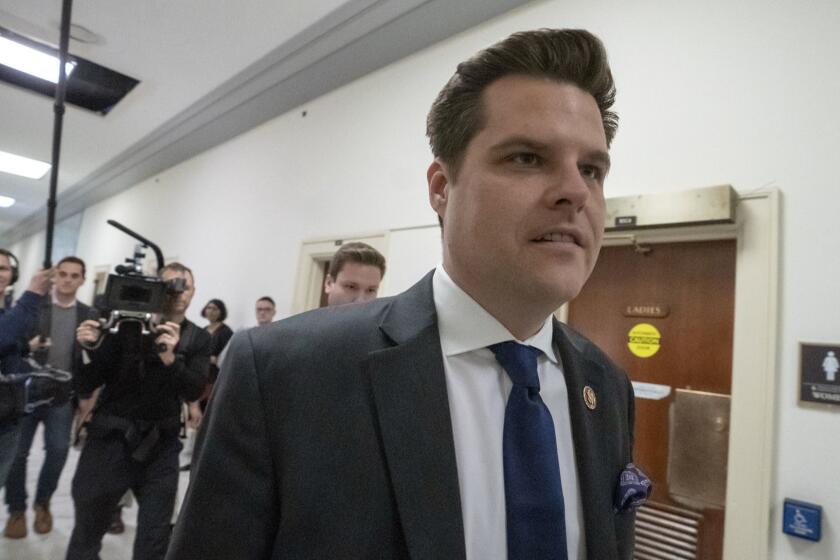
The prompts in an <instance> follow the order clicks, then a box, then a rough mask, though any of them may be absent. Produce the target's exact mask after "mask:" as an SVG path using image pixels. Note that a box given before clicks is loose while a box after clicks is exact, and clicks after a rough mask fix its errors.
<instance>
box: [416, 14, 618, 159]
mask: <svg viewBox="0 0 840 560" xmlns="http://www.w3.org/2000/svg"><path fill="white" fill-rule="evenodd" d="M510 75H520V76H532V77H536V78H546V79H549V80H554V81H557V82H561V83H568V84H572V85H575V86H577V87H579V88H580V89H582V90H583V91H585V92H587V93H589V94H590V95H592V97H594V98H595V102H596V103H597V104H598V110H599V111H600V113H601V120H602V122H603V123H604V133H605V134H606V137H607V146H609V145H610V143H611V142H612V139H613V137H614V136H615V133H616V130H617V129H618V115H617V114H616V113H614V112H612V111H610V108H611V107H612V105H613V103H614V102H615V83H614V82H613V78H612V73H611V72H610V66H609V63H608V62H607V52H606V50H605V49H604V45H603V44H602V43H601V41H600V39H598V38H597V37H596V36H595V35H593V34H592V33H590V32H588V31H585V30H582V29H538V30H534V31H523V32H520V33H514V34H513V35H511V36H509V37H508V38H507V39H504V40H503V41H500V42H499V43H496V44H495V45H493V46H491V47H488V48H486V49H484V50H482V51H480V52H479V53H477V54H475V55H474V56H473V57H472V58H470V59H469V60H466V61H465V62H462V63H461V64H459V65H458V68H457V69H456V71H455V74H454V75H453V76H452V77H451V78H450V79H449V82H447V84H446V85H445V86H444V88H443V89H442V90H441V91H440V93H439V94H438V96H437V99H435V102H434V103H433V104H432V108H431V110H430V111H429V116H428V117H427V119H426V135H427V136H428V137H429V143H430V144H431V146H432V153H433V154H434V155H435V157H437V158H440V159H441V160H442V161H444V162H445V163H446V164H447V165H449V167H450V170H451V172H452V173H453V175H457V172H458V167H459V166H460V164H461V160H462V159H463V156H464V153H465V152H466V149H467V145H468V144H469V143H470V140H472V138H473V137H474V136H475V135H476V134H478V132H479V131H480V130H481V129H482V128H483V127H484V123H485V121H486V116H485V115H484V114H483V106H482V100H481V96H482V93H483V92H484V90H485V89H486V88H487V86H489V85H490V84H491V83H493V82H495V81H496V80H498V79H500V78H503V77H505V76H510Z"/></svg>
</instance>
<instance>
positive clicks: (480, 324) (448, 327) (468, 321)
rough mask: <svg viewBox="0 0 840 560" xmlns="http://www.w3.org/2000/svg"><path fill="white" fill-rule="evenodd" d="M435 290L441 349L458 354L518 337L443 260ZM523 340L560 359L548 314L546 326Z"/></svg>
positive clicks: (446, 353) (434, 281) (436, 272)
mask: <svg viewBox="0 0 840 560" xmlns="http://www.w3.org/2000/svg"><path fill="white" fill-rule="evenodd" d="M432 293H433V297H434V300H435V311H436V312H437V318H438V331H439V332H440V345H441V350H442V351H443V354H444V355H445V356H454V355H456V354H463V353H465V352H472V351H473V350H477V349H479V348H486V347H487V346H490V345H491V344H496V343H497V342H505V341H507V340H516V337H515V336H513V335H512V334H511V333H510V331H508V330H507V329H506V328H505V327H504V325H502V324H501V323H500V322H499V321H498V320H497V319H496V318H495V317H493V316H492V315H491V314H490V313H488V312H487V310H486V309H484V308H483V307H481V305H479V304H478V302H476V301H475V300H474V299H473V298H471V297H470V296H469V295H468V294H467V293H466V292H465V291H464V290H462V289H461V288H460V286H458V285H457V284H456V283H455V282H454V281H453V280H452V278H451V277H450V276H449V274H447V272H446V270H444V268H443V265H442V264H439V265H438V266H437V268H436V269H435V274H434V277H433V278H432ZM516 341H517V342H519V343H521V344H526V345H528V346H533V347H535V348H539V349H540V350H542V351H543V353H544V354H545V355H546V356H547V357H548V359H549V360H551V361H552V362H554V363H555V364H556V363H558V360H557V356H556V355H555V352H554V343H553V342H554V322H553V320H552V316H551V315H549V316H548V317H546V319H545V322H544V323H543V326H542V328H540V330H539V331H538V332H537V334H535V335H534V336H532V337H530V338H529V339H527V340H524V341H523V340H516Z"/></svg>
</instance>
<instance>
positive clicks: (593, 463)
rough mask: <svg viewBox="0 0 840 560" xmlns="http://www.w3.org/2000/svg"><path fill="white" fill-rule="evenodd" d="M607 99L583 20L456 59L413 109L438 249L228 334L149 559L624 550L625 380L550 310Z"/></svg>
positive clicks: (628, 411)
mask: <svg viewBox="0 0 840 560" xmlns="http://www.w3.org/2000/svg"><path fill="white" fill-rule="evenodd" d="M614 97H615V86H614V83H613V79H612V75H611V72H610V68H609V65H608V63H607V56H606V52H605V49H604V47H603V45H602V44H601V42H600V40H599V39H597V38H596V37H595V36H594V35H592V34H591V33H589V32H587V31H583V30H554V29H541V30H537V31H528V32H522V33H516V34H514V35H511V36H510V37H508V38H506V39H504V40H503V41H501V42H499V43H497V44H495V45H493V46H491V47H489V48H487V49H485V50H483V51H481V52H479V53H477V54H476V55H475V56H473V57H472V58H470V59H469V60H467V61H465V62H462V63H461V64H459V65H458V66H457V69H456V72H455V74H454V75H453V76H452V78H451V79H450V80H449V82H448V83H447V84H446V86H444V88H443V89H442V91H441V92H440V94H439V95H438V97H437V99H436V100H435V101H434V103H433V105H432V109H431V111H430V113H429V116H428V119H427V132H428V136H429V139H430V143H431V146H432V152H433V154H434V159H433V161H432V163H431V164H430V165H429V167H428V170H427V174H426V177H427V183H428V197H429V202H430V205H431V207H432V209H433V210H434V211H435V212H436V213H437V215H438V217H439V219H440V221H441V225H442V234H443V239H442V242H443V262H442V264H441V265H439V266H438V267H437V268H435V269H434V270H433V271H431V272H430V273H429V274H427V275H426V276H425V277H424V278H422V279H421V280H420V281H419V282H418V283H417V284H415V285H414V286H413V287H412V288H410V289H409V290H408V291H406V292H404V293H402V294H400V295H398V296H395V297H388V298H380V299H377V300H375V301H372V302H368V303H366V304H364V305H339V306H330V307H327V308H323V309H318V310H314V311H311V312H307V313H302V314H300V315H296V316H294V317H290V318H288V319H284V320H282V321H278V322H276V323H273V324H272V325H270V326H268V327H264V328H260V329H251V330H248V331H244V332H242V333H238V334H236V335H234V338H233V339H232V340H231V343H230V345H229V351H228V356H227V359H226V361H225V363H224V364H223V366H222V373H221V374H220V376H219V382H218V383H217V385H216V390H215V393H214V401H213V405H212V406H211V407H210V408H209V409H208V412H207V415H206V416H205V418H204V421H203V426H202V437H203V439H204V443H203V446H202V448H201V450H200V453H199V454H198V457H197V460H194V461H193V470H192V480H191V483H190V488H189V490H188V493H187V497H186V502H185V504H184V507H183V508H182V510H181V517H180V519H179V522H178V524H177V525H176V527H175V531H174V535H173V540H172V545H171V548H170V550H169V553H168V555H167V558H168V559H169V560H186V559H211V558H219V559H221V558H249V559H267V558H342V559H350V558H372V557H376V558H447V559H458V558H469V559H480V560H492V559H496V558H509V559H510V560H524V559H548V558H551V559H560V560H566V559H574V560H582V559H584V558H593V559H596V558H597V559H598V560H629V559H630V558H632V556H633V531H634V520H635V513H634V506H636V505H638V504H639V503H640V502H641V501H642V500H643V499H644V497H645V495H646V494H645V489H644V486H643V485H642V484H639V485H638V487H633V486H631V485H629V484H628V482H629V481H632V480H636V481H640V480H641V478H640V477H641V476H642V475H641V474H640V473H638V471H637V470H636V469H635V468H634V467H633V465H632V454H633V410H634V409H633V406H634V400H633V399H634V396H633V389H632V386H631V384H630V381H629V379H628V378H627V375H626V374H625V373H624V372H623V371H621V370H620V369H619V368H617V367H616V366H615V365H614V364H613V363H612V362H611V361H610V359H609V358H608V357H607V356H606V355H605V354H604V353H603V352H602V351H601V350H599V349H598V348H597V347H596V346H595V345H594V344H593V343H591V342H590V341H588V340H587V339H586V338H584V337H583V336H581V335H580V334H578V333H576V332H575V331H573V330H572V329H570V328H569V327H567V326H565V325H563V324H561V323H559V322H558V321H557V320H556V319H555V318H554V316H553V313H554V311H555V310H556V309H558V308H559V307H560V306H561V305H562V304H563V303H564V302H567V301H569V300H571V299H573V298H574V297H575V296H576V295H577V294H578V293H579V291H580V290H581V288H582V286H583V285H584V283H585V282H586V280H587V279H588V277H589V275H590V273H591V272H592V269H593V267H594V266H595V262H596V259H597V256H598V252H599V250H600V247H601V242H602V239H603V231H604V222H605V214H606V203H605V198H604V182H605V179H606V177H607V174H608V172H609V168H610V156H609V145H610V142H611V140H612V138H613V136H614V135H615V132H616V129H617V123H618V118H617V116H616V115H615V114H614V113H613V112H612V110H611V107H612V105H613V102H614ZM228 371H230V373H231V374H233V373H235V375H227V372H228ZM245 410H247V411H248V413H247V414H243V411H245ZM208 512H212V515H208Z"/></svg>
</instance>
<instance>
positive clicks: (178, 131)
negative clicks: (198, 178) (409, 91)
mask: <svg viewBox="0 0 840 560" xmlns="http://www.w3.org/2000/svg"><path fill="white" fill-rule="evenodd" d="M524 3H525V0H471V1H467V0H462V1H459V2H452V1H450V0H317V1H304V0H284V1H279V0H249V1H248V2H234V1H232V0H210V1H208V0H178V1H177V2H173V1H172V0H144V1H143V2H130V1H128V0H122V1H103V0H99V1H96V0H76V1H75V2H74V6H73V11H72V23H73V24H74V25H78V26H82V27H83V28H84V29H78V28H77V29H76V31H75V32H74V35H78V36H79V39H82V40H75V39H74V40H71V41H70V53H71V54H73V55H77V56H80V57H82V58H86V59H88V60H91V61H93V62H96V63H97V64H100V65H103V66H106V67H109V68H111V69H113V70H116V71H118V72H121V73H123V74H127V75H129V76H132V77H134V78H136V79H138V80H140V83H139V84H138V85H137V87H135V88H134V89H133V90H132V91H131V92H130V93H129V94H128V95H127V96H126V97H125V98H124V99H123V100H122V101H121V102H120V103H118V104H117V105H116V106H115V107H114V109H113V110H111V111H110V113H108V114H107V116H101V115H98V114H95V113H92V112H88V111H85V110H83V109H79V108H76V107H72V106H68V107H67V111H66V113H65V117H64V132H63V137H62V148H61V161H60V169H59V180H58V192H59V196H58V210H57V219H59V220H60V219H61V218H63V217H67V216H71V215H73V214H75V213H77V212H79V211H80V210H82V209H84V208H85V207H87V206H89V205H91V204H94V203H96V202H98V201H100V200H102V199H104V198H107V197H108V196H111V195H113V194H115V193H117V192H120V191H121V190H124V189H126V188H129V187H131V186H132V185H134V184H137V183H138V182H140V181H142V180H144V179H146V178H148V177H150V176H152V175H154V174H155V173H158V172H160V171H162V170H164V169H167V168H169V167H171V166H173V165H176V164H177V163H180V162H181V161H184V160H186V159H188V158H190V157H192V156H194V155H196V154H198V153H200V152H202V151H204V150H206V149H208V148H210V147H212V146H215V145H217V144H219V143H221V142H224V141H225V140H227V139H229V138H232V137H234V136H236V135H237V134H240V133H242V132H244V131H245V130H248V129H250V128H252V127H254V126H256V125H258V124H260V123H262V122H264V121H266V120H269V119H271V118H273V117H275V116H277V115H280V114H282V113H284V112H286V111H289V110H291V109H293V108H295V107H297V106H298V105H300V104H302V103H305V102H307V101H309V100H311V99H313V98H315V97H317V96H319V95H323V94H324V93H327V92H328V91H330V90H332V89H335V88H337V87H340V86H341V85H343V84H345V83H348V82H350V81H352V80H354V79H356V78H358V77H361V76H363V75H365V74H367V73H369V72H371V71H373V70H376V69H378V68H380V67H382V66H384V65H386V64H389V63H391V62H393V61H395V60H398V59H400V58H402V57H405V56H407V55H409V54H411V53H412V52H415V51H417V50H420V49H422V48H424V47H426V46H428V45H431V44H433V43H435V42H437V41H440V40H442V39H445V38H446V37H449V36H451V35H453V34H455V33H458V32H460V31H462V30H464V29H468V28H470V27H473V26H475V25H477V24H478V23H481V22H482V21H485V20H487V19H489V18H491V17H494V16H496V15H499V14H501V13H503V12H505V11H507V10H510V9H511V8H513V7H516V6H518V5H520V4H524ZM60 19H61V0H0V26H2V27H5V28H8V29H10V30H12V31H14V32H16V33H18V34H21V35H25V36H28V37H30V38H33V39H36V40H38V41H41V42H43V43H48V44H52V45H57V43H58V35H59V33H58V27H59V21H60ZM83 41H84V42H83ZM52 105H53V101H52V100H51V99H49V98H47V97H43V96H41V95H38V94H35V93H31V92H28V91H25V90H22V89H19V88H16V87H14V86H10V85H7V84H4V83H0V150H3V151H6V152H11V153H14V154H18V155H23V156H26V157H30V158H34V159H39V160H42V161H47V162H49V161H50V159H51V148H52V131H53V119H54V116H53V107H52ZM49 177H50V174H49V173H48V174H47V175H46V176H45V177H44V178H42V179H39V180H33V179H25V178H22V177H16V176H13V175H9V174H6V173H2V172H0V195H5V196H11V197H13V198H15V199H16V200H17V203H16V204H15V205H14V206H12V207H10V208H0V242H2V244H5V245H8V244H11V243H14V242H15V241H17V240H20V239H22V238H24V237H26V236H28V235H31V234H33V233H36V232H37V231H40V230H42V229H43V228H44V226H45V221H46V211H45V207H46V200H47V195H48V190H49Z"/></svg>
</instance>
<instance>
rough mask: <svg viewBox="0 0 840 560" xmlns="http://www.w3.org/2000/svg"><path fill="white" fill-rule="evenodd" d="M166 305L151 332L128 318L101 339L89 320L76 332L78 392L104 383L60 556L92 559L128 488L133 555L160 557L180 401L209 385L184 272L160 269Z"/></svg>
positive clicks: (176, 267)
mask: <svg viewBox="0 0 840 560" xmlns="http://www.w3.org/2000/svg"><path fill="white" fill-rule="evenodd" d="M159 276H160V278H161V280H163V281H164V282H165V283H166V284H167V292H168V296H167V301H166V306H165V309H164V312H163V317H162V318H161V322H160V323H158V324H157V325H156V326H154V330H155V332H153V333H152V334H151V335H143V334H142V333H141V330H140V326H139V324H137V323H135V322H126V323H123V324H121V325H120V330H119V332H118V333H116V334H104V335H103V333H102V332H101V326H100V324H99V323H98V322H97V321H85V322H83V323H82V324H81V325H80V326H79V328H78V329H77V331H76V339H77V340H78V342H79V343H80V344H82V345H83V348H84V349H83V352H82V357H83V366H82V367H81V368H80V370H79V372H78V383H77V386H78V387H79V388H80V390H82V391H87V392H91V391H93V390H94V389H95V388H97V387H100V386H103V389H102V391H101V393H100V394H99V397H98V400H97V404H96V408H95V410H94V412H93V417H92V419H91V421H90V422H89V424H88V426H87V432H88V435H87V440H86V442H85V445H84V447H83V448H82V453H81V455H80V457H79V463H78V466H77V468H76V475H75V476H74V477H73V486H72V495H73V502H74V506H75V525H74V526H73V532H72V534H71V536H70V543H69V546H68V548H67V560H94V559H96V558H98V556H99V551H100V549H101V547H102V537H103V535H104V534H105V531H106V530H107V529H108V526H109V524H110V523H111V521H112V516H113V513H114V511H115V509H116V507H117V503H118V502H119V500H120V498H121V497H122V496H123V494H124V493H125V491H126V490H129V489H130V490H131V491H132V493H133V494H134V496H135V497H136V498H137V504H138V512H137V532H136V537H135V540H134V558H138V559H139V558H143V559H156V558H158V559H159V558H163V557H164V555H165V553H166V549H167V546H168V544H169V536H170V522H171V519H172V514H173V509H174V506H175V497H176V493H177V487H178V453H179V452H180V450H181V442H180V440H179V438H178V433H179V431H180V412H181V404H182V402H184V401H187V402H191V401H195V400H197V399H198V398H199V397H200V396H201V394H202V393H203V391H204V388H205V385H206V384H207V368H208V365H209V362H210V335H209V334H208V333H207V331H205V330H204V329H201V328H199V327H197V326H196V325H195V324H193V323H192V322H191V321H189V320H187V319H186V318H185V314H186V311H187V308H188V307H189V305H190V302H191V301H192V297H193V294H194V293H195V283H194V277H193V274H192V271H191V270H190V269H189V268H187V267H186V266H184V265H182V264H180V263H169V264H167V265H166V266H164V267H163V268H162V269H161V270H160V271H159Z"/></svg>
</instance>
